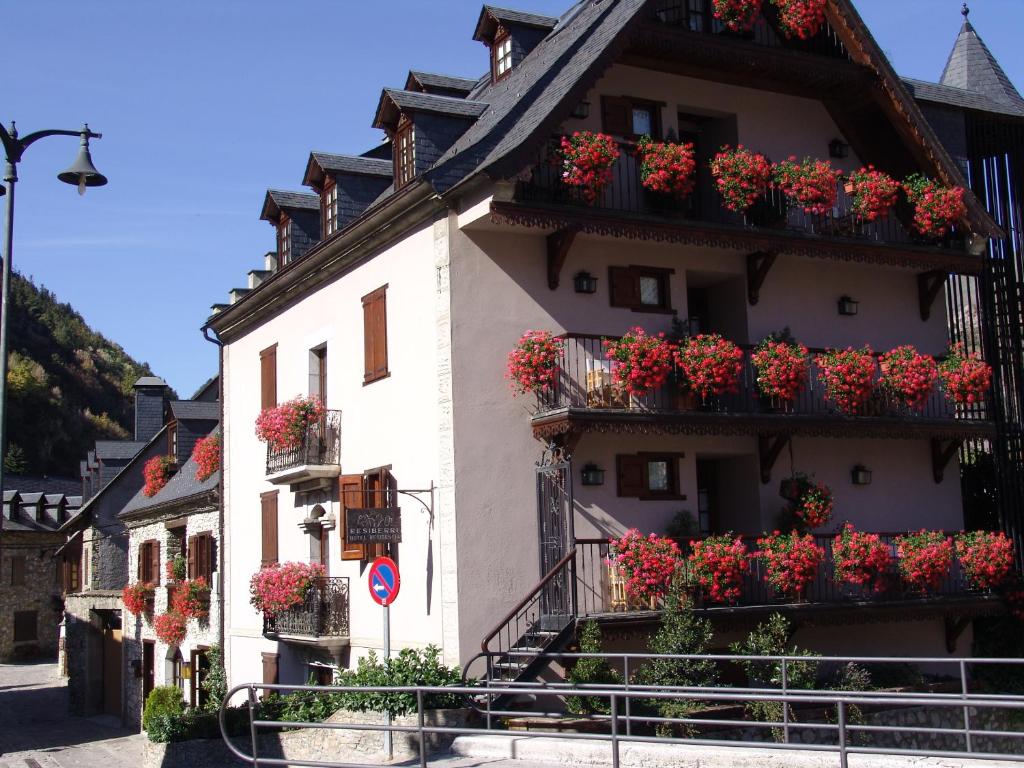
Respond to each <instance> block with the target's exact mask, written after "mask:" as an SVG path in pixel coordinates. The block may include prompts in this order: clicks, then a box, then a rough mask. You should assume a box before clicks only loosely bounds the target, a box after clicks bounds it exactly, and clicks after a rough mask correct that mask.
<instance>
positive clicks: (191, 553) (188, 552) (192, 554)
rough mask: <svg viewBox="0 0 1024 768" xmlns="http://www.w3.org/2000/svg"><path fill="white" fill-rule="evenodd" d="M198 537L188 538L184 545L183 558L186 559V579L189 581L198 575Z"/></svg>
mask: <svg viewBox="0 0 1024 768" xmlns="http://www.w3.org/2000/svg"><path fill="white" fill-rule="evenodd" d="M197 538H199V537H198V536H189V537H188V541H187V542H186V544H185V556H186V557H187V558H188V577H189V578H190V579H194V578H196V576H198V575H199V567H198V563H197V562H196V550H197V549H198V547H196V539H197Z"/></svg>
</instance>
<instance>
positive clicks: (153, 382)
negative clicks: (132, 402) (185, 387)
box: [132, 376, 167, 387]
mask: <svg viewBox="0 0 1024 768" xmlns="http://www.w3.org/2000/svg"><path fill="white" fill-rule="evenodd" d="M166 386H167V382H166V381H164V380H163V379H161V378H160V377H159V376H143V377H142V378H141V379H139V380H138V381H136V382H135V383H134V384H133V385H132V387H166Z"/></svg>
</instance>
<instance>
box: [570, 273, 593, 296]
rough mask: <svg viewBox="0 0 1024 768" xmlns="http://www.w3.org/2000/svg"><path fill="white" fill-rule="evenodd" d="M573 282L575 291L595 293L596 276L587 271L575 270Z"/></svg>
mask: <svg viewBox="0 0 1024 768" xmlns="http://www.w3.org/2000/svg"><path fill="white" fill-rule="evenodd" d="M573 284H574V285H575V286H576V293H597V278H596V277H594V276H593V275H592V274H590V273H589V272H577V273H576V277H575V278H574V279H573Z"/></svg>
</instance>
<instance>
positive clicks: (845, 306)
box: [839, 296, 860, 317]
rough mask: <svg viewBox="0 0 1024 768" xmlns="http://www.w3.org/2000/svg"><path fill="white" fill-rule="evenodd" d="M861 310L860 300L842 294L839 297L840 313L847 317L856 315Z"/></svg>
mask: <svg viewBox="0 0 1024 768" xmlns="http://www.w3.org/2000/svg"><path fill="white" fill-rule="evenodd" d="M859 310H860V302H859V301H856V300H854V299H851V298H850V297H849V296H841V297H840V298H839V314H840V315H845V316H846V317H852V316H853V315H856V314H857V312H858V311H859Z"/></svg>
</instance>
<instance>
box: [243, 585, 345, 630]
mask: <svg viewBox="0 0 1024 768" xmlns="http://www.w3.org/2000/svg"><path fill="white" fill-rule="evenodd" d="M263 634H265V635H272V636H276V637H282V636H287V637H297V638H302V639H308V640H316V639H319V638H340V637H348V636H349V591H348V578H347V577H344V576H330V577H327V578H322V579H317V580H315V581H314V582H313V585H312V586H311V587H310V589H309V590H308V591H307V592H306V597H305V599H304V600H303V601H302V604H301V605H296V606H292V607H291V608H289V609H288V610H287V611H283V612H281V613H278V614H277V615H275V616H264V617H263Z"/></svg>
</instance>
